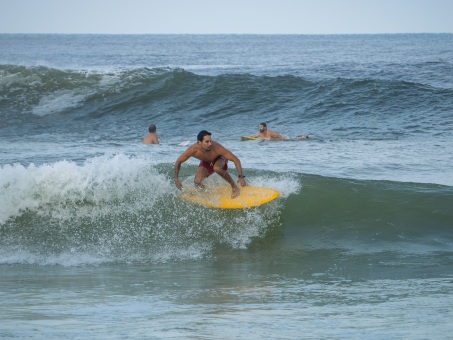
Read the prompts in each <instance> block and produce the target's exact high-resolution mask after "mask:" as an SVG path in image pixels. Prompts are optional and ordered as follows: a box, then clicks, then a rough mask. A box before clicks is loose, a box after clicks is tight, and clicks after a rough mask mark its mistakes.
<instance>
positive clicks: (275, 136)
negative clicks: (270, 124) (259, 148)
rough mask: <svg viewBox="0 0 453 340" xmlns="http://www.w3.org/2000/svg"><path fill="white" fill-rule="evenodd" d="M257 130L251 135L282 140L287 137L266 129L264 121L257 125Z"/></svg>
mask: <svg viewBox="0 0 453 340" xmlns="http://www.w3.org/2000/svg"><path fill="white" fill-rule="evenodd" d="M258 129H259V131H258V132H257V133H256V134H255V135H254V136H253V137H261V138H262V139H269V140H284V139H287V137H286V136H283V135H281V134H279V133H277V132H275V131H272V130H268V129H267V124H266V123H260V125H259V126H258Z"/></svg>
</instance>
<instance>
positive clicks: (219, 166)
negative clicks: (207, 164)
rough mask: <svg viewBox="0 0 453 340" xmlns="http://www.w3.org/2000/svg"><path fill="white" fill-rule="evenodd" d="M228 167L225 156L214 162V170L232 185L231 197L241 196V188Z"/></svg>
mask: <svg viewBox="0 0 453 340" xmlns="http://www.w3.org/2000/svg"><path fill="white" fill-rule="evenodd" d="M227 169H228V166H227V161H226V160H225V159H224V158H223V157H221V158H218V159H217V160H216V162H215V163H214V171H215V172H216V173H217V174H218V175H219V176H220V177H222V178H223V179H224V180H225V181H227V182H228V183H229V184H230V185H231V189H232V193H231V198H235V197H238V196H239V193H240V190H239V187H238V186H237V185H236V183H234V181H233V179H232V178H231V176H230V174H229V173H228V171H227Z"/></svg>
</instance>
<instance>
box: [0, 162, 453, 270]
mask: <svg viewBox="0 0 453 340" xmlns="http://www.w3.org/2000/svg"><path fill="white" fill-rule="evenodd" d="M169 173H171V167H170V166H164V167H162V166H160V167H159V166H158V167H152V168H149V160H147V159H146V158H135V157H127V156H125V155H117V156H113V157H99V158H94V159H91V160H90V161H87V162H86V163H85V164H83V165H77V164H75V163H73V162H68V161H60V162H57V163H54V164H48V165H41V166H35V165H30V166H28V167H24V166H22V165H19V164H16V165H14V166H6V167H3V168H2V169H1V178H2V183H1V186H2V188H3V190H2V193H1V196H0V200H1V201H2V202H4V204H2V207H1V209H0V223H1V224H0V236H1V237H0V242H1V247H0V249H1V250H0V253H1V256H0V258H1V259H2V262H3V263H14V262H21V263H40V264H49V263H59V264H64V265H72V264H74V265H79V264H86V263H99V262H100V263H104V262H107V263H110V262H114V263H116V262H120V263H123V262H130V261H137V262H139V263H158V262H162V261H168V260H178V261H180V260H193V259H200V258H212V257H218V258H225V259H227V258H228V257H229V256H231V255H232V254H234V253H235V252H236V251H238V250H244V249H254V248H257V247H258V248H262V247H272V245H273V244H276V243H278V242H279V240H280V238H281V237H282V233H283V234H288V235H291V240H290V241H289V242H288V244H287V245H286V246H285V249H284V250H283V252H284V253H287V252H288V253H290V252H292V251H293V250H294V249H293V247H294V246H296V248H299V247H301V245H303V248H304V251H322V252H329V251H332V250H336V251H338V250H341V251H343V252H346V253H348V252H353V253H355V254H362V255H364V256H365V255H366V254H369V253H376V252H377V253H380V252H398V253H400V254H412V253H414V252H415V253H418V252H422V253H426V254H429V253H431V252H448V251H449V250H451V246H452V244H451V240H452V239H453V238H452V236H453V235H452V230H451V221H452V218H453V212H452V210H451V202H452V201H453V190H452V188H451V187H442V186H436V185H421V184H404V183H394V182H386V181H351V180H344V179H336V178H325V177H320V176H313V175H296V174H285V175H282V174H278V173H273V172H263V171H255V172H253V173H251V174H250V176H253V178H254V184H255V185H259V186H267V187H272V188H274V189H277V190H278V191H280V193H281V197H280V198H279V199H277V200H276V201H274V202H271V203H270V204H268V205H264V206H262V207H260V208H258V209H249V210H240V211H228V210H216V209H206V208H204V207H200V206H194V205H192V204H189V203H185V202H183V201H180V200H179V199H178V198H177V197H176V195H175V190H176V189H174V188H173V186H172V183H171V181H170V180H169V178H168V174H169ZM191 179H192V178H191V177H190V178H187V179H186V180H185V181H184V185H191V183H190V182H191ZM218 184H221V183H220V179H218V178H215V177H213V178H210V179H209V181H208V185H218Z"/></svg>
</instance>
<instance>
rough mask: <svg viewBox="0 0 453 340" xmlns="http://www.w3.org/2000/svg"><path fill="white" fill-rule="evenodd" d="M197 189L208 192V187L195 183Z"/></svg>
mask: <svg viewBox="0 0 453 340" xmlns="http://www.w3.org/2000/svg"><path fill="white" fill-rule="evenodd" d="M195 188H197V189H198V190H200V191H206V187H205V186H204V185H203V184H196V183H195Z"/></svg>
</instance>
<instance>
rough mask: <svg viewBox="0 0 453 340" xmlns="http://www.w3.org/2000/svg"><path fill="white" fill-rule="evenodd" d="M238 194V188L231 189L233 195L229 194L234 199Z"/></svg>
mask: <svg viewBox="0 0 453 340" xmlns="http://www.w3.org/2000/svg"><path fill="white" fill-rule="evenodd" d="M239 194H240V190H239V188H238V187H233V193H232V194H231V198H236V197H238V196H239Z"/></svg>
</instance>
